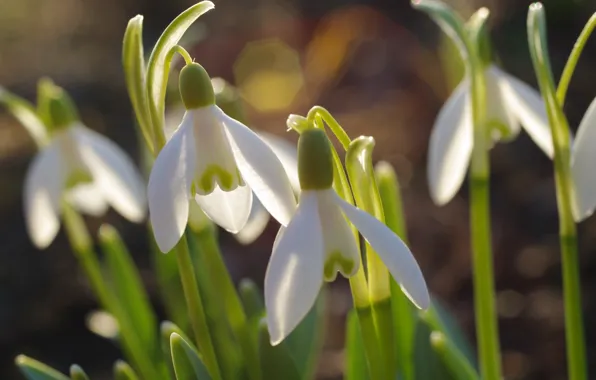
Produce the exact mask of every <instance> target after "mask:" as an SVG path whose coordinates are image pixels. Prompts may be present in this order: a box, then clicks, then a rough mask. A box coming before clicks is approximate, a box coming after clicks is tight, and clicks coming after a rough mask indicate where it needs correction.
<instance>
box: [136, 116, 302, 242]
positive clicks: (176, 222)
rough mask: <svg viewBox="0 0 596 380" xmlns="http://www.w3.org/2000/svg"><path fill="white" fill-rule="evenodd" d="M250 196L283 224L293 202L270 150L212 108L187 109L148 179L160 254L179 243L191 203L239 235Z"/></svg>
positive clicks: (292, 209) (248, 130) (277, 162)
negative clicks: (255, 197)
mask: <svg viewBox="0 0 596 380" xmlns="http://www.w3.org/2000/svg"><path fill="white" fill-rule="evenodd" d="M251 190H252V191H251ZM253 191H254V193H255V195H256V196H257V197H258V198H259V200H260V202H261V203H262V204H263V206H264V207H265V209H267V211H268V212H269V213H270V214H271V215H272V216H273V217H274V218H275V219H277V220H278V221H279V222H280V223H281V224H282V225H287V223H288V222H289V221H290V218H291V215H292V213H293V211H294V209H295V207H296V200H295V198H294V193H293V192H292V188H291V186H290V183H289V181H288V179H287V175H286V173H285V171H284V169H283V167H282V164H281V163H280V161H279V159H278V158H277V157H276V156H275V153H273V151H272V150H271V148H270V147H269V146H268V145H267V144H266V143H265V142H263V140H262V139H261V138H260V137H259V136H258V135H257V134H256V133H254V132H253V131H252V130H250V129H249V128H248V127H246V126H245V125H244V124H242V123H240V122H238V121H237V120H234V119H232V118H231V117H229V116H227V115H226V114H225V113H224V112H223V111H222V110H221V109H220V108H219V107H218V106H216V105H214V104H211V105H206V106H204V107H199V108H193V109H188V110H187V111H186V113H185V115H184V117H183V119H182V122H181V124H180V126H179V127H178V129H177V130H176V131H175V132H174V133H173V134H172V137H171V138H170V140H169V141H168V142H167V143H166V145H165V146H164V148H163V149H162V151H161V152H160V154H159V156H158V157H157V159H156V160H155V164H154V166H153V170H152V171H151V175H150V177H149V185H148V199H149V213H150V219H151V224H152V225H153V232H154V234H155V239H156V242H157V244H158V246H159V248H160V250H161V251H162V252H168V251H169V250H171V249H172V248H173V247H174V245H175V244H176V243H177V242H178V240H180V238H181V236H182V234H183V232H184V229H185V227H186V223H187V221H188V210H189V203H188V202H189V200H190V198H194V199H195V201H196V202H197V203H198V204H199V206H200V207H201V209H202V210H203V212H204V213H205V214H206V215H207V216H208V217H209V219H211V220H212V221H213V222H214V223H216V224H217V225H219V226H221V227H222V228H224V229H226V230H228V231H230V232H232V233H237V232H238V231H240V230H241V229H242V228H243V227H244V226H245V224H246V221H247V219H248V217H249V214H250V210H251V205H252V194H253Z"/></svg>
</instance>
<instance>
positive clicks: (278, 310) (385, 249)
mask: <svg viewBox="0 0 596 380" xmlns="http://www.w3.org/2000/svg"><path fill="white" fill-rule="evenodd" d="M322 141H323V143H322ZM298 165H299V167H298V172H299V174H300V184H301V188H302V191H301V193H300V200H299V203H298V208H297V209H296V213H295V214H294V216H293V217H292V220H291V221H290V223H289V224H288V225H287V227H283V226H282V227H281V228H280V231H279V233H278V235H277V237H276V239H275V242H274V244H273V252H272V255H271V259H270V261H269V265H268V267H267V273H266V275H265V306H266V309H267V325H268V329H269V334H270V337H271V344H272V345H276V344H279V343H280V342H281V341H282V340H283V339H285V338H286V337H287V336H288V334H290V333H291V332H292V330H294V328H295V327H296V326H297V325H298V324H299V323H300V321H301V320H302V319H303V318H304V317H305V315H306V314H307V313H308V311H309V310H310V309H311V307H312V306H313V304H314V303H315V301H316V298H317V295H318V293H319V290H320V288H321V286H322V285H323V281H333V280H334V279H335V278H336V276H337V272H339V273H341V274H342V275H343V276H344V277H350V276H352V275H354V274H355V273H356V272H357V271H358V269H359V265H360V258H359V255H360V252H359V248H358V246H357V243H356V239H355V238H354V235H353V234H352V231H351V228H350V225H349V223H352V224H353V225H354V226H355V227H356V228H357V229H358V231H359V232H360V233H361V234H362V236H363V237H364V238H365V239H366V240H367V241H368V242H369V243H370V245H371V246H372V248H373V249H374V250H375V252H377V253H378V255H379V257H380V258H381V259H382V260H383V262H384V263H385V265H386V266H387V268H388V269H389V272H390V273H391V275H392V276H393V277H394V278H395V280H396V281H397V282H398V283H399V284H400V285H401V288H402V289H403V291H404V293H405V294H406V295H407V296H408V298H409V299H410V300H411V301H412V302H413V303H414V304H415V305H416V306H418V307H419V308H423V309H426V308H427V307H428V306H429V304H430V297H429V294H428V290H427V287H426V283H425V281H424V277H423V275H422V272H421V270H420V268H419V267H418V264H417V262H416V260H415V258H414V256H413V255H412V253H411V252H410V250H409V249H408V247H407V246H406V245H405V244H404V242H403V241H401V239H400V238H399V237H398V236H397V235H396V234H395V233H393V232H392V231H391V230H390V229H389V228H388V227H387V226H385V225H384V224H383V223H382V222H380V221H379V220H378V219H376V218H375V217H373V216H371V215H370V214H368V213H366V212H364V211H362V210H360V209H358V208H356V207H354V206H352V205H351V204H349V203H348V202H346V201H344V200H343V199H342V198H340V197H339V196H338V195H337V193H336V192H335V191H334V190H333V188H332V187H331V185H332V182H333V163H332V156H331V151H330V147H329V142H328V140H327V137H326V135H325V134H324V132H322V131H321V130H317V129H310V130H307V131H304V132H303V133H302V135H301V136H300V140H299V143H298ZM348 221H349V222H348Z"/></svg>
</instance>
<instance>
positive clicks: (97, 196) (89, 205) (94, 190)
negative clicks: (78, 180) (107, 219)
mask: <svg viewBox="0 0 596 380" xmlns="http://www.w3.org/2000/svg"><path fill="white" fill-rule="evenodd" d="M66 200H67V201H68V203H70V204H71V205H72V206H73V207H74V208H75V209H76V210H79V211H80V212H82V213H84V214H88V215H91V216H102V215H104V214H105V213H106V212H107V211H108V207H110V205H109V204H108V202H107V201H106V199H105V198H104V196H103V193H102V191H101V189H100V188H99V187H98V186H97V185H96V184H95V183H85V184H80V185H77V186H75V187H74V188H73V189H70V190H68V191H67V192H66Z"/></svg>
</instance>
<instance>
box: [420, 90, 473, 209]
mask: <svg viewBox="0 0 596 380" xmlns="http://www.w3.org/2000/svg"><path fill="white" fill-rule="evenodd" d="M469 88H470V82H469V80H467V79H464V80H463V81H462V83H460V84H459V85H458V86H457V88H456V89H455V91H454V92H453V94H451V96H450V97H449V99H447V102H446V103H445V104H444V105H443V108H442V109H441V111H440V112H439V115H438V116H437V120H436V121H435V125H434V127H433V130H432V132H431V135H430V146H429V152H428V173H427V175H428V182H429V186H430V194H431V197H432V199H433V201H434V202H435V203H436V204H437V205H443V204H445V203H447V202H449V201H450V200H451V199H452V198H453V196H454V195H455V193H457V191H458V190H459V188H460V187H461V184H462V182H463V180H464V178H465V176H466V172H467V169H468V164H469V162H470V155H471V154H472V137H473V130H472V112H471V105H470V97H469Z"/></svg>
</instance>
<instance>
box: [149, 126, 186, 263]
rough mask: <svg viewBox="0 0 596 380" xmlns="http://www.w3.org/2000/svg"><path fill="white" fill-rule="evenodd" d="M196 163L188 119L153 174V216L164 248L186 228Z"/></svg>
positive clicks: (165, 150) (158, 238)
mask: <svg viewBox="0 0 596 380" xmlns="http://www.w3.org/2000/svg"><path fill="white" fill-rule="evenodd" d="M194 167H195V153H194V141H193V134H192V124H190V123H186V125H183V126H181V127H180V128H179V129H178V130H177V131H176V133H174V135H173V136H172V138H171V139H170V141H168V142H167V144H166V145H165V146H164V148H163V149H162V150H161V152H160V153H159V156H157V159H156V160H155V163H154V164H153V169H152V170H151V175H150V176H149V185H148V187H147V193H148V199H149V216H150V218H151V225H152V226H153V233H154V235H155V241H156V242H157V245H158V246H159V249H160V250H161V251H162V252H168V251H170V250H171V249H172V248H173V247H174V246H175V245H176V243H178V240H180V238H181V237H182V234H183V233H184V229H185V228H186V223H187V222H188V208H189V197H190V187H191V183H192V180H193V173H194V169H195V168H194Z"/></svg>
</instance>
